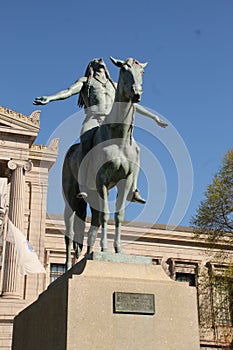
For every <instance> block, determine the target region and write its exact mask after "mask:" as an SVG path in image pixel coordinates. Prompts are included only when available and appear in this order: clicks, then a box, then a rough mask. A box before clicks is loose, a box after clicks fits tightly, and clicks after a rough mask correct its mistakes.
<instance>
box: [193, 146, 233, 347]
mask: <svg viewBox="0 0 233 350" xmlns="http://www.w3.org/2000/svg"><path fill="white" fill-rule="evenodd" d="M191 225H192V226H193V227H194V233H195V235H196V238H200V237H204V238H205V239H206V241H207V243H209V247H210V249H209V255H210V262H209V263H208V264H207V265H206V267H207V268H208V274H207V272H204V274H203V276H200V277H202V281H204V282H203V283H201V284H202V287H201V288H200V291H199V293H200V296H201V298H200V299H201V300H203V304H205V305H204V306H203V313H202V315H200V316H201V319H202V321H203V322H204V323H206V326H207V328H208V327H209V326H210V325H211V327H212V329H214V333H215V335H216V334H217V335H219V334H221V337H222V336H223V335H224V336H225V337H227V339H228V344H229V349H232V348H233V345H232V344H233V343H232V342H233V339H232V337H231V335H232V326H233V253H232V250H233V149H230V150H229V151H228V152H227V153H226V154H225V156H224V158H223V161H222V165H221V167H220V169H219V170H218V172H217V173H216V174H215V175H214V177H213V181H212V183H211V184H210V185H208V187H207V190H206V192H205V199H204V200H202V201H201V203H200V205H199V207H198V209H197V212H196V215H195V216H194V217H193V218H192V220H191ZM212 248H215V249H214V251H215V252H217V253H215V254H213V249H212ZM216 248H217V249H216ZM208 276H209V278H207V277H208ZM206 320H207V322H206ZM224 327H225V329H224ZM219 328H220V329H221V333H220V332H219Z"/></svg>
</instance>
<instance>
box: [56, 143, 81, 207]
mask: <svg viewBox="0 0 233 350" xmlns="http://www.w3.org/2000/svg"><path fill="white" fill-rule="evenodd" d="M79 149H80V144H74V145H72V146H71V147H70V148H69V149H68V151H67V153H66V155H65V159H64V163H63V167H62V192H63V198H64V201H65V204H66V205H68V206H69V207H70V209H71V210H72V211H75V212H78V210H79V208H80V210H81V208H82V211H84V207H86V202H85V201H83V202H84V203H83V202H82V199H79V198H77V194H78V193H79V184H78V180H77V174H78V157H79Z"/></svg>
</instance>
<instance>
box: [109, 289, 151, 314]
mask: <svg viewBox="0 0 233 350" xmlns="http://www.w3.org/2000/svg"><path fill="white" fill-rule="evenodd" d="M113 312H114V313H121V314H142V315H154V313H155V296H154V294H144V293H125V292H114V293H113Z"/></svg>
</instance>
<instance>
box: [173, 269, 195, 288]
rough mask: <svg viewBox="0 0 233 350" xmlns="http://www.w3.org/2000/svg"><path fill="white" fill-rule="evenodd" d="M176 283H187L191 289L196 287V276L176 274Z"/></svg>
mask: <svg viewBox="0 0 233 350" xmlns="http://www.w3.org/2000/svg"><path fill="white" fill-rule="evenodd" d="M176 281H178V282H188V283H189V285H190V286H191V287H196V276H195V274H192V273H183V272H176Z"/></svg>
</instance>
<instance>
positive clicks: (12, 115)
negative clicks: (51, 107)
mask: <svg viewBox="0 0 233 350" xmlns="http://www.w3.org/2000/svg"><path fill="white" fill-rule="evenodd" d="M40 112H41V111H40V110H36V111H33V112H32V113H31V115H30V116H26V115H24V114H22V113H19V112H16V111H13V110H12V109H9V108H6V107H3V106H0V118H1V123H3V124H4V122H6V124H8V125H9V126H14V125H15V126H19V127H21V128H24V129H26V130H29V131H34V132H39V130H40Z"/></svg>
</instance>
